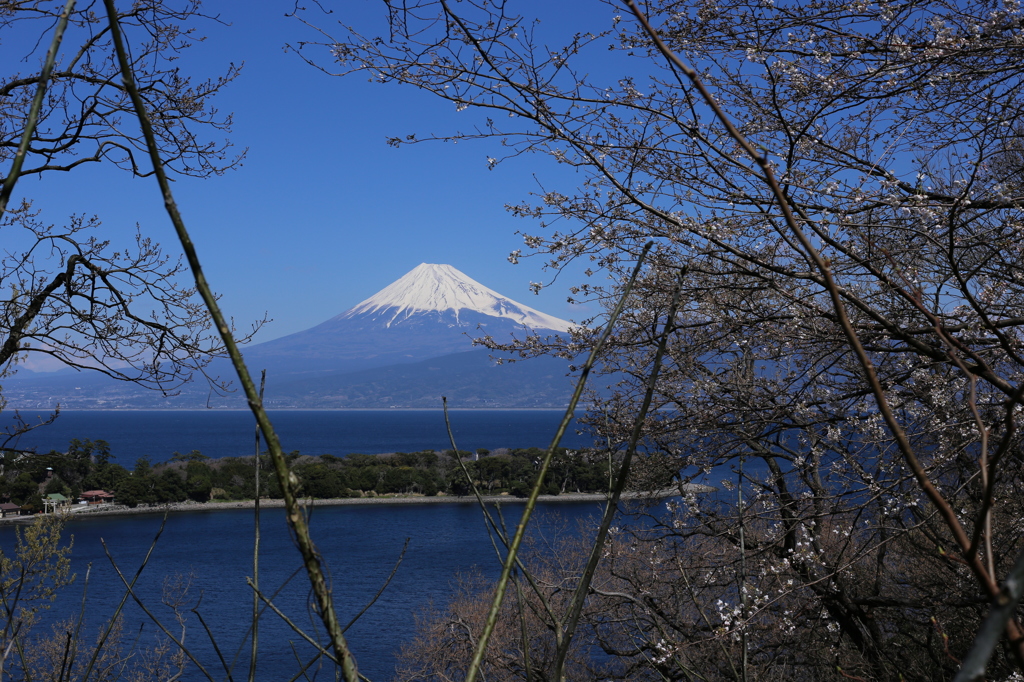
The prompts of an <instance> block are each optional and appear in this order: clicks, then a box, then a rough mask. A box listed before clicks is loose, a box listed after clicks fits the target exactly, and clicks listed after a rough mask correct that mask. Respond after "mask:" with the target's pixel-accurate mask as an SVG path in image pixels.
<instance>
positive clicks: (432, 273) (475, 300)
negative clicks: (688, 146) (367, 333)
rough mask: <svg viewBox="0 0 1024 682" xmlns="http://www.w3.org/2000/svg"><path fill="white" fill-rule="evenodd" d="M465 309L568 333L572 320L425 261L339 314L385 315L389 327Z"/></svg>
mask: <svg viewBox="0 0 1024 682" xmlns="http://www.w3.org/2000/svg"><path fill="white" fill-rule="evenodd" d="M449 311H451V312H452V313H453V314H454V316H455V319H456V320H458V318H459V314H460V313H461V312H463V311H471V312H476V313H480V314H482V315H490V316H492V317H501V318H506V319H510V320H513V321H515V322H517V323H518V324H521V325H523V326H524V327H526V328H528V329H550V330H553V331H558V332H565V331H567V330H568V329H569V322H566V321H565V320H561V319H559V318H557V317H553V316H551V315H547V314H545V313H542V312H540V311H539V310H534V309H533V308H530V307H529V306H525V305H523V304H521V303H517V302H516V301H513V300H512V299H510V298H506V297H505V296H502V295H501V294H499V293H497V292H496V291H493V290H491V289H488V288H487V287H485V286H484V285H483V284H480V283H479V282H477V281H475V280H473V279H472V278H470V277H468V276H467V275H465V274H464V273H462V272H459V271H458V270H456V269H455V268H453V267H452V266H450V265H441V264H435V263H421V264H419V265H417V266H416V267H415V268H413V269H412V270H410V271H409V272H408V273H406V274H405V275H404V276H403V277H401V278H400V279H398V280H396V281H395V282H392V283H391V284H389V285H388V286H386V287H384V288H383V289H381V290H380V291H378V292H377V293H376V294H374V295H373V296H371V297H370V298H368V299H366V300H365V301H363V302H362V303H360V304H359V305H357V306H355V307H354V308H351V309H349V310H347V311H345V312H344V313H342V314H341V315H338V317H336V318H335V319H336V320H343V319H350V318H353V317H356V316H362V315H374V316H376V317H379V318H381V319H382V320H383V321H384V322H385V324H386V326H388V327H390V326H391V325H392V324H395V323H398V322H401V321H402V320H404V319H406V318H408V317H410V316H412V315H415V314H419V313H429V312H438V313H444V312H449Z"/></svg>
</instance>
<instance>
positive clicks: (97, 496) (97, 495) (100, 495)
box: [78, 490, 114, 504]
mask: <svg viewBox="0 0 1024 682" xmlns="http://www.w3.org/2000/svg"><path fill="white" fill-rule="evenodd" d="M78 499H80V500H82V501H83V502H87V503H89V504H109V503H111V502H113V501H114V493H108V492H107V491H106V490H86V491H85V492H84V493H82V494H81V495H79V496H78Z"/></svg>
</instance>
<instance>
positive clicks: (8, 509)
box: [0, 502, 21, 519]
mask: <svg viewBox="0 0 1024 682" xmlns="http://www.w3.org/2000/svg"><path fill="white" fill-rule="evenodd" d="M8 516H21V506H20V505H17V504H14V503H13V502H4V503H3V504H0V519H3V518H6V517H8Z"/></svg>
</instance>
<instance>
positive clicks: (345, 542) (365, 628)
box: [0, 502, 599, 682]
mask: <svg viewBox="0 0 1024 682" xmlns="http://www.w3.org/2000/svg"><path fill="white" fill-rule="evenodd" d="M521 510H522V505H521V504H508V505H507V506H504V507H503V513H504V514H505V518H506V521H507V522H508V523H510V524H514V523H515V522H516V521H517V520H518V518H519V516H520V514H521ZM597 513H599V507H598V505H597V504H596V503H592V502H591V503H580V502H575V503H569V502H563V503H549V504H546V505H541V507H540V508H539V509H538V512H537V513H536V514H535V516H534V520H535V521H534V523H533V526H534V528H535V529H536V532H538V533H540V536H541V537H544V538H551V537H552V536H554V535H557V534H559V533H571V534H574V535H576V534H579V533H580V532H587V531H586V530H584V529H581V526H580V524H583V525H584V526H587V525H589V523H590V520H591V518H592V517H593V516H596V514H597ZM161 518H162V517H161V516H160V515H157V514H151V515H143V516H124V517H108V518H94V519H78V520H74V521H72V522H70V523H69V525H68V526H67V531H68V532H69V533H70V534H72V535H73V536H74V548H73V552H72V557H73V562H72V563H73V569H74V571H75V573H77V576H78V577H77V580H76V582H75V584H74V585H73V586H72V587H69V588H66V589H65V590H64V592H63V594H62V595H61V598H60V599H58V601H57V603H56V604H55V605H54V607H53V609H52V610H51V611H50V612H49V613H48V614H46V615H45V616H44V618H43V622H41V623H40V624H39V625H37V626H36V632H43V631H45V630H46V629H47V628H48V626H49V624H51V623H52V622H53V620H54V617H55V615H56V614H57V613H60V614H65V615H67V614H77V612H78V610H79V607H80V604H81V599H82V588H83V586H84V583H85V573H86V569H87V568H88V567H89V566H90V565H91V567H92V568H91V572H90V577H89V584H88V595H87V600H86V614H87V621H86V622H87V626H88V627H90V628H93V629H95V628H96V627H97V626H98V625H99V623H101V622H102V620H103V619H104V618H105V617H107V616H108V615H109V614H111V613H112V612H113V611H114V609H115V607H116V605H117V603H118V601H119V600H120V599H121V597H122V595H123V594H124V588H123V586H122V584H121V582H120V580H119V579H118V578H117V575H116V573H115V572H114V570H113V569H112V568H111V563H110V561H109V559H108V558H107V557H106V555H105V553H104V549H103V545H102V544H101V540H102V541H105V542H106V546H107V548H108V549H109V550H110V553H111V555H112V556H113V557H114V558H115V560H116V561H117V564H118V565H119V567H120V568H121V570H122V571H123V572H124V573H125V574H126V575H128V576H131V575H133V574H134V573H135V571H136V570H137V568H138V566H139V564H140V562H141V561H142V559H143V557H144V556H145V553H146V551H147V549H148V548H149V545H150V542H151V541H152V540H153V538H154V536H155V535H156V533H157V530H158V529H159V527H160V522H161ZM261 519H262V542H261V552H260V554H261V566H260V583H261V586H262V587H263V589H264V590H266V591H268V592H270V593H273V592H275V591H277V589H278V588H279V587H281V585H282V584H285V583H287V585H286V586H285V588H284V589H283V590H282V591H281V593H280V594H279V595H278V596H277V597H276V598H275V603H277V604H278V606H279V607H280V608H281V610H282V611H284V612H285V613H286V614H287V615H288V616H289V617H290V618H292V620H293V621H295V622H296V623H297V624H298V625H300V626H302V627H305V628H309V625H310V622H311V619H314V618H315V616H314V614H313V612H312V610H311V609H310V608H308V606H307V600H308V599H309V587H308V582H307V580H306V576H305V573H304V572H303V571H302V570H300V569H301V561H300V557H299V554H298V552H297V550H296V549H295V548H294V546H293V544H292V541H291V539H290V537H289V535H288V532H287V529H286V526H285V522H284V514H283V512H282V510H266V511H264V512H263V513H262V515H261ZM252 528H253V514H252V512H244V511H218V512H213V511H208V512H191V513H180V514H176V515H172V516H170V517H169V519H168V521H167V525H166V527H165V529H164V531H163V534H162V536H161V537H160V540H159V542H158V543H157V544H156V548H155V550H154V552H153V555H152V557H151V559H150V561H149V564H148V565H147V566H146V568H145V571H144V572H143V574H142V577H141V578H140V580H139V582H138V583H137V586H136V591H137V593H138V594H139V595H140V597H141V598H142V600H143V602H144V603H145V604H146V606H147V607H148V608H150V609H151V610H152V611H153V612H154V613H155V614H156V615H157V616H158V617H160V618H161V619H162V620H163V621H164V622H166V624H167V625H168V626H169V627H171V626H172V625H173V623H174V620H173V617H172V613H171V611H170V610H169V609H168V608H167V607H166V606H164V605H162V604H161V594H162V591H163V587H164V584H165V582H166V581H167V580H168V579H172V580H173V579H174V578H175V576H185V577H187V579H188V580H190V581H191V588H190V591H189V602H188V603H189V606H193V605H195V603H196V602H197V600H198V599H199V597H200V596H201V597H202V603H201V605H200V608H199V613H200V614H201V615H202V617H203V619H204V620H206V622H207V624H208V625H209V627H210V629H211V631H212V633H213V635H214V637H215V639H216V640H217V644H218V646H219V647H220V649H221V652H222V653H223V655H224V656H225V657H226V658H227V659H228V660H231V659H233V658H234V657H235V654H236V652H238V651H239V649H241V650H242V652H243V653H242V654H241V655H240V656H239V659H238V660H239V662H238V663H237V664H236V665H237V667H236V669H235V671H234V679H245V673H246V671H247V669H248V651H249V648H248V647H249V644H248V639H247V628H248V623H249V622H250V613H251V608H252V602H251V600H252V592H251V591H250V588H249V587H248V586H247V585H246V583H245V577H246V576H251V575H252V573H253V571H252ZM312 529H313V535H314V539H315V541H316V543H317V547H318V548H319V550H320V552H321V553H322V555H323V558H324V560H325V563H326V565H327V566H328V569H329V571H330V576H331V584H332V589H333V594H334V602H335V605H336V608H337V610H338V614H339V618H340V620H341V622H342V623H347V622H348V621H349V620H350V619H351V618H352V617H353V616H354V615H355V614H356V613H358V611H359V610H360V609H361V608H362V607H363V606H364V605H365V604H366V603H367V602H369V600H370V599H372V597H373V596H374V594H375V593H376V592H377V591H378V590H379V589H380V587H381V585H382V584H383V583H384V581H385V579H386V577H387V575H388V574H389V572H390V571H391V569H392V568H393V566H394V565H395V562H396V560H397V559H398V557H399V555H400V554H401V552H402V547H403V544H404V543H405V540H406V539H407V538H408V539H409V546H408V550H407V553H406V555H405V559H404V561H403V562H402V564H401V565H400V566H399V568H398V572H397V573H396V575H395V578H394V580H393V581H392V583H391V584H390V585H389V587H388V589H387V590H386V591H385V592H384V594H383V595H382V596H381V598H380V600H379V601H378V602H377V603H376V604H375V605H374V606H373V607H372V608H371V609H370V610H369V611H368V612H367V613H366V614H365V615H364V616H363V617H362V618H361V619H360V620H359V621H358V622H357V623H356V624H355V625H354V626H353V627H352V628H351V629H350V630H349V631H348V633H347V637H348V639H349V643H350V646H351V648H352V650H353V652H354V654H355V656H356V658H357V661H358V664H359V667H360V671H361V672H362V673H363V674H365V675H366V676H367V677H368V678H369V679H371V680H373V681H374V682H378V681H380V680H387V679H389V678H390V677H391V675H392V674H393V672H394V666H395V658H394V655H395V653H396V652H397V651H398V649H399V647H400V646H401V644H402V643H403V642H407V641H409V640H410V639H411V638H412V637H413V635H414V632H415V616H416V614H417V613H418V612H421V611H422V610H423V609H424V608H426V607H427V606H428V605H430V604H431V603H433V604H435V605H437V606H438V607H441V606H443V605H444V604H445V603H446V601H447V600H448V598H449V595H450V593H451V588H452V585H453V583H454V581H455V579H456V576H457V575H459V574H463V575H468V574H470V573H471V572H474V571H479V572H480V573H482V574H483V575H484V576H486V577H488V578H491V579H493V578H496V577H497V574H498V572H499V570H500V565H499V564H498V561H497V559H496V555H495V553H494V549H493V548H492V546H491V543H490V541H489V540H488V537H487V534H486V532H485V529H484V524H483V521H482V516H481V512H480V510H479V508H477V507H476V506H475V505H474V504H471V503H468V502H461V503H458V502H456V503H451V504H417V505H374V506H369V505H367V506H350V507H322V508H319V509H316V510H315V511H314V514H313V519H312ZM13 536H14V531H13V529H12V528H11V527H10V526H4V527H0V547H2V548H3V550H4V551H5V553H9V552H10V551H11V548H12V545H13V543H14V537H13ZM296 572H297V575H296ZM293 575H294V577H292V576H293ZM289 578H291V581H290V582H288V580H289ZM125 614H126V626H127V627H126V629H127V630H128V631H129V632H132V633H133V634H134V633H135V632H137V631H138V629H139V627H140V626H142V633H143V634H142V637H141V638H140V643H141V644H142V645H143V646H146V645H150V644H152V642H153V641H154V639H153V638H154V635H155V633H156V629H155V626H154V625H153V623H152V622H151V621H149V620H148V619H147V618H146V617H145V616H144V614H143V613H142V611H141V610H140V608H139V607H138V606H136V605H135V604H133V603H129V605H128V607H127V608H126V611H125ZM188 615H189V619H188V622H187V634H186V644H188V645H189V646H190V648H191V649H192V650H193V651H194V652H195V654H196V655H197V657H198V658H199V660H200V662H201V663H202V664H203V665H204V667H206V668H207V669H208V670H209V671H210V673H211V675H212V676H213V678H214V679H218V680H224V679H227V675H226V674H225V672H224V669H223V668H222V667H220V664H219V663H218V659H217V656H216V654H215V652H214V649H213V647H212V646H211V644H210V641H209V639H208V638H207V636H206V635H205V634H204V632H203V630H202V627H201V625H200V623H199V621H198V617H197V616H196V615H194V614H188ZM260 622H261V636H260V641H261V646H260V657H259V675H258V679H259V680H265V681H267V682H270V681H278V680H288V679H290V678H291V677H292V675H294V674H295V672H297V670H298V668H299V666H298V665H297V664H296V659H295V654H294V653H293V648H292V647H293V645H294V647H295V651H298V652H299V654H300V657H307V656H308V654H309V652H310V649H309V647H308V645H306V644H304V643H303V642H302V641H301V640H300V638H299V637H298V636H297V635H296V634H294V632H292V631H291V630H290V629H289V628H288V627H287V626H286V625H284V623H283V622H282V621H281V620H280V619H279V618H277V617H276V616H274V615H273V614H267V615H265V616H264V617H263V618H262V620H261V621H260ZM171 629H172V630H176V628H175V627H171ZM92 637H93V636H92V635H90V636H89V637H87V638H86V639H90V640H91V639H92ZM184 679H186V680H200V679H206V678H205V677H204V676H202V675H201V674H200V673H199V671H198V670H197V669H195V666H192V670H191V672H190V673H189V674H187V675H186V676H185V678H184ZM318 679H327V680H330V679H334V677H333V671H332V673H331V674H330V675H326V676H325V675H323V674H321V676H320V677H318Z"/></svg>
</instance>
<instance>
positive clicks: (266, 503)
mask: <svg viewBox="0 0 1024 682" xmlns="http://www.w3.org/2000/svg"><path fill="white" fill-rule="evenodd" d="M678 495H679V491H678V490H677V489H668V490H661V491H658V492H656V493H654V494H650V493H623V495H622V499H623V500H637V499H639V500H645V499H646V500H651V501H654V500H662V499H665V498H667V497H676V496H678ZM482 499H483V501H484V503H485V504H488V505H490V504H497V503H513V504H525V503H526V501H527V498H525V497H514V496H512V495H484V496H482ZM606 499H608V497H607V495H605V494H604V493H562V494H560V495H541V496H540V497H538V498H537V502H544V503H548V502H566V503H568V502H603V501H605V500H606ZM302 504H303V506H310V507H340V506H349V505H389V504H476V498H475V497H474V496H472V495H465V496H462V497H458V496H455V495H437V496H433V497H427V496H425V495H402V496H395V497H385V496H380V497H344V498H332V499H325V500H308V501H304V502H303V503H302ZM255 507H256V503H255V500H238V501H233V502H175V503H172V504H162V505H154V506H146V507H142V506H139V507H125V506H123V505H109V506H107V505H96V506H95V507H94V508H92V509H90V508H88V507H84V508H80V509H77V508H76V509H73V510H72V511H69V512H62V513H63V514H64V516H66V518H67V520H68V521H74V520H75V519H78V518H96V517H105V516H139V515H143V514H163V513H173V514H181V513H188V512H202V511H232V510H238V509H247V510H254V509H255ZM283 508H284V500H280V499H262V500H260V509H261V510H263V509H283ZM48 516H50V514H35V515H33V516H10V517H6V518H0V525H9V524H19V523H20V524H27V523H33V522H35V520H36V519H38V518H46V517H48Z"/></svg>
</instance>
